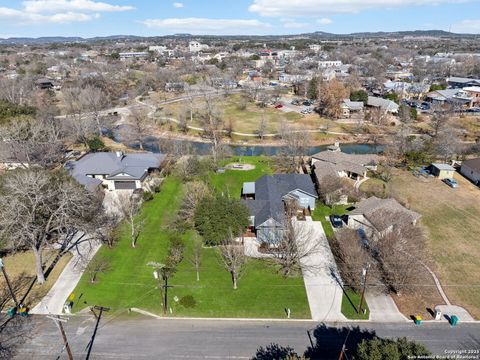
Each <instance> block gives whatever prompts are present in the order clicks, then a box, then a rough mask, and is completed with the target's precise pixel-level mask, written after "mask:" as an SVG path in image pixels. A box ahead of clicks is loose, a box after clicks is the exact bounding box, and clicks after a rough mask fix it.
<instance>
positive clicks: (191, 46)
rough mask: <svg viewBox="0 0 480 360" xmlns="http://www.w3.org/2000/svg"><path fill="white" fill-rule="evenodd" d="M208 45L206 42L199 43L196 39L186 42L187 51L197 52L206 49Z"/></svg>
mask: <svg viewBox="0 0 480 360" xmlns="http://www.w3.org/2000/svg"><path fill="white" fill-rule="evenodd" d="M208 48H209V46H208V45H207V44H200V43H199V42H198V41H190V42H189V43H188V51H190V52H199V51H203V50H207V49H208Z"/></svg>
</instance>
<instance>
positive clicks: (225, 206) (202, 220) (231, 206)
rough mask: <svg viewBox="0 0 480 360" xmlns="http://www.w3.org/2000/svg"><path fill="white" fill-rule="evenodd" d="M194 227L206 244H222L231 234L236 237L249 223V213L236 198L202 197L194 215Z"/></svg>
mask: <svg viewBox="0 0 480 360" xmlns="http://www.w3.org/2000/svg"><path fill="white" fill-rule="evenodd" d="M194 222H195V228H196V229H197V231H198V232H199V234H200V235H202V237H203V240H204V242H205V244H206V245H210V246H212V245H213V246H215V245H220V244H222V243H223V242H224V241H225V239H227V238H228V236H229V235H230V234H231V235H232V236H233V237H237V236H239V235H240V234H242V232H243V231H244V230H245V229H246V227H247V226H248V224H249V213H248V210H247V207H246V206H245V204H243V203H242V202H241V201H240V200H238V199H230V198H228V197H224V196H216V197H213V198H212V197H209V196H207V197H204V198H203V199H202V200H200V202H199V203H198V205H197V208H196V210H195V215H194Z"/></svg>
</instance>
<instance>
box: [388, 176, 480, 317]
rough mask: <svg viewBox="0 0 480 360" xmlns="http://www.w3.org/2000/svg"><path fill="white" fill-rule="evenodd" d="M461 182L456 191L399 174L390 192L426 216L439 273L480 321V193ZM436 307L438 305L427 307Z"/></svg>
mask: <svg viewBox="0 0 480 360" xmlns="http://www.w3.org/2000/svg"><path fill="white" fill-rule="evenodd" d="M455 179H456V180H457V181H458V183H459V188H457V189H452V188H450V187H448V186H446V185H445V184H444V183H442V182H441V181H440V180H438V179H431V178H429V179H424V178H416V177H414V176H413V175H412V174H411V173H410V172H407V171H396V172H395V173H394V177H393V179H392V180H391V181H390V182H389V184H388V190H389V192H390V193H391V194H392V195H394V196H395V197H396V198H398V199H399V200H401V201H402V202H404V203H406V205H407V206H408V207H410V208H411V209H413V210H415V211H418V212H419V213H420V214H422V219H421V220H420V224H421V226H423V227H424V228H425V230H426V232H427V235H428V237H427V248H428V251H429V254H430V256H431V257H432V258H433V262H434V271H435V272H436V274H437V276H438V277H439V278H440V281H441V283H442V285H443V288H444V290H445V292H446V294H447V296H448V298H449V299H450V301H451V302H452V303H454V304H457V305H460V306H463V307H465V308H467V309H468V310H469V311H470V313H471V314H472V315H473V316H474V317H476V318H477V319H478V318H480V288H479V287H478V284H480V272H479V271H478V268H479V266H480V246H479V242H478V241H479V239H480V191H479V190H478V188H476V187H475V186H474V185H473V184H471V183H470V182H468V181H467V180H465V179H464V178H463V177H462V176H460V174H455ZM433 286H434V285H433V284H432V285H431V287H433ZM420 290H421V287H420V288H419V291H420ZM433 305H435V303H432V302H430V303H428V304H425V306H429V307H431V306H433ZM425 306H422V308H424V307H425ZM421 310H422V309H421Z"/></svg>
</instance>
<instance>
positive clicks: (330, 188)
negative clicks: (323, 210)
mask: <svg viewBox="0 0 480 360" xmlns="http://www.w3.org/2000/svg"><path fill="white" fill-rule="evenodd" d="M319 166H321V165H319ZM350 188H351V185H350V184H349V183H348V180H347V179H345V178H340V177H338V176H335V175H325V176H323V177H322V178H321V179H319V184H318V191H319V195H320V198H321V199H322V201H323V202H324V203H325V204H327V205H333V204H335V203H336V202H338V201H339V200H340V197H341V196H342V195H348V194H349V193H350V191H349V190H350Z"/></svg>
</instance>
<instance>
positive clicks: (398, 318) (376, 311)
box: [365, 291, 410, 322]
mask: <svg viewBox="0 0 480 360" xmlns="http://www.w3.org/2000/svg"><path fill="white" fill-rule="evenodd" d="M365 299H366V300H367V304H368V308H369V309H370V320H372V321H374V322H407V321H410V320H409V319H407V318H406V317H405V316H403V314H402V313H401V312H400V311H398V308H397V305H396V304H395V301H393V299H392V297H391V296H390V295H386V294H375V293H369V292H368V291H367V292H366V294H365Z"/></svg>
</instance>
